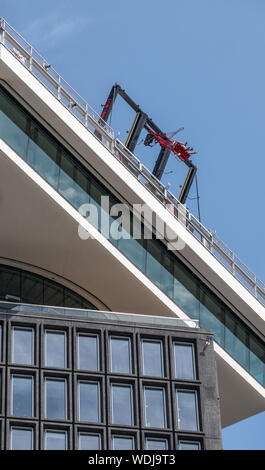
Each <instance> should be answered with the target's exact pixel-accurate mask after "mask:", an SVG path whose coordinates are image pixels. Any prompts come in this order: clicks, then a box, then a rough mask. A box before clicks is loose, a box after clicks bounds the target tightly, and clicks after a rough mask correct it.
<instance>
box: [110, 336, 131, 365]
mask: <svg viewBox="0 0 265 470" xmlns="http://www.w3.org/2000/svg"><path fill="white" fill-rule="evenodd" d="M110 352H111V354H110V357H111V372H116V373H120V374H131V372H132V366H131V340H130V338H123V337H111V338H110Z"/></svg>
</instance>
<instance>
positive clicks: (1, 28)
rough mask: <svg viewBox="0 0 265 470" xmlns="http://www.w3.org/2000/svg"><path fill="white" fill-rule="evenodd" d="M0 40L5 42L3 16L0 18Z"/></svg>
mask: <svg viewBox="0 0 265 470" xmlns="http://www.w3.org/2000/svg"><path fill="white" fill-rule="evenodd" d="M0 42H1V43H2V44H5V20H4V18H1V23H0Z"/></svg>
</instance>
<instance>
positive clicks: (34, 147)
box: [27, 128, 59, 189]
mask: <svg viewBox="0 0 265 470" xmlns="http://www.w3.org/2000/svg"><path fill="white" fill-rule="evenodd" d="M33 134H34V137H33V138H34V140H35V142H34V141H33V140H32V139H30V140H29V147H28V157H27V162H28V164H29V165H30V166H31V167H32V168H33V169H34V170H35V171H36V172H37V173H38V174H39V175H40V176H41V177H42V178H43V179H45V181H47V183H49V184H50V185H51V186H53V187H54V188H56V189H57V187H58V177H59V167H58V165H57V163H56V162H55V161H54V160H52V158H51V156H49V155H47V153H46V152H45V151H43V150H42V149H41V148H40V146H39V142H38V141H39V140H42V141H43V140H44V139H46V140H47V136H45V137H44V136H43V135H42V132H41V131H40V130H39V129H38V128H35V129H34V131H33ZM36 141H37V142H38V143H36ZM47 147H48V140H47ZM49 150H50V151H51V148H49ZM53 151H56V148H53ZM51 153H53V152H51ZM55 158H56V157H55Z"/></svg>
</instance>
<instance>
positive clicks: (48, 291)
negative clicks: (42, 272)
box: [0, 265, 97, 310]
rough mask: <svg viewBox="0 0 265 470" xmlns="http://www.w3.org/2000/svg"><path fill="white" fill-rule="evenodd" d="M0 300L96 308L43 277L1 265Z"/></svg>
mask: <svg viewBox="0 0 265 470" xmlns="http://www.w3.org/2000/svg"><path fill="white" fill-rule="evenodd" d="M0 299H1V300H6V301H10V302H24V303H29V304H36V305H51V306H58V307H64V306H65V307H70V308H87V309H88V310H89V309H91V310H97V309H96V307H95V306H94V305H93V304H92V303H91V302H89V301H88V300H86V299H83V298H82V297H81V296H80V295H78V294H76V293H75V292H72V291H71V290H69V289H67V288H66V287H63V286H60V285H59V284H57V283H56V282H52V281H50V280H48V279H45V278H43V277H41V276H37V275H35V274H33V273H30V272H27V271H23V270H20V269H17V268H9V267H6V266H3V265H0Z"/></svg>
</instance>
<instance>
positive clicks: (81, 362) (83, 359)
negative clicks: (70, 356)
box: [78, 334, 99, 371]
mask: <svg viewBox="0 0 265 470" xmlns="http://www.w3.org/2000/svg"><path fill="white" fill-rule="evenodd" d="M98 356H99V350H98V336H85V335H81V334H79V335H78V368H79V369H83V370H93V371H97V370H99V357H98Z"/></svg>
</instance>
